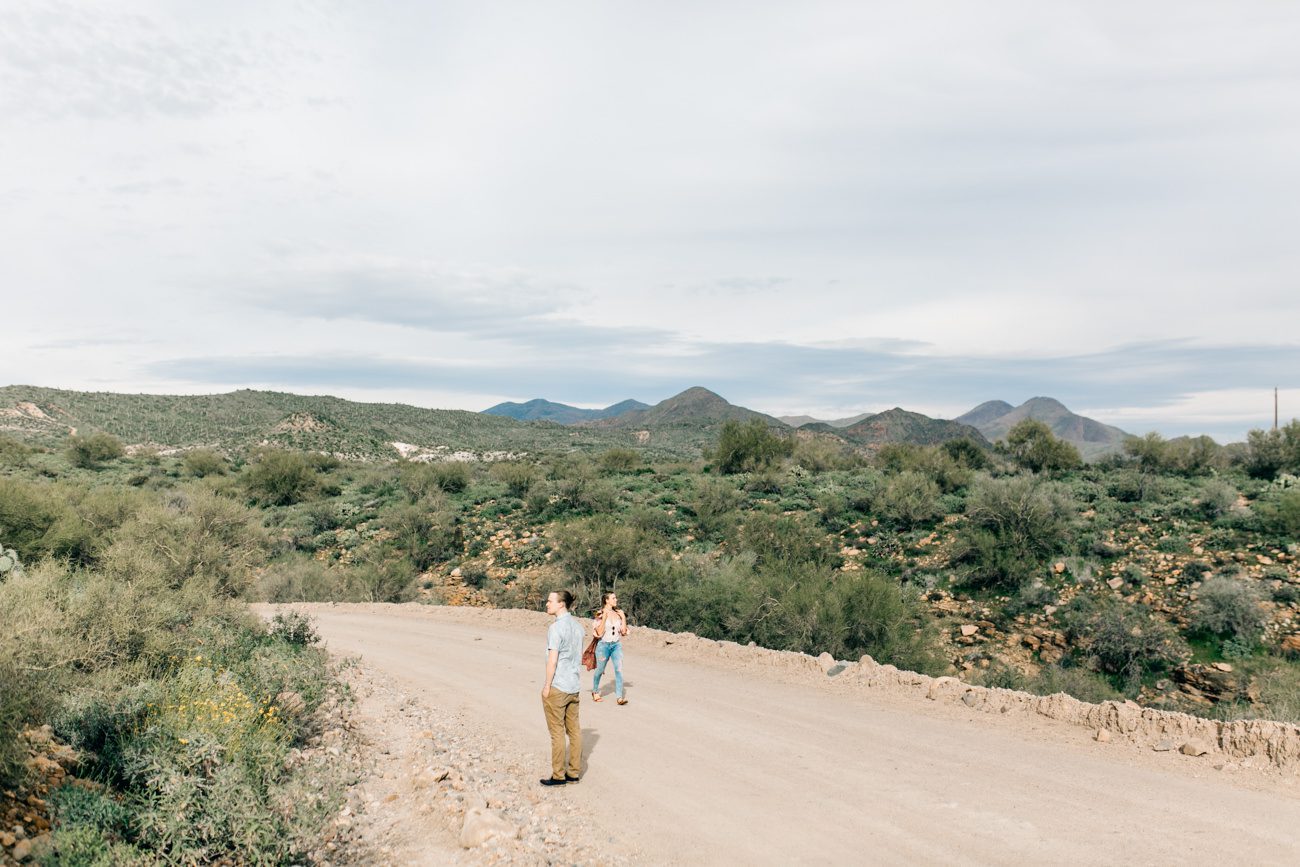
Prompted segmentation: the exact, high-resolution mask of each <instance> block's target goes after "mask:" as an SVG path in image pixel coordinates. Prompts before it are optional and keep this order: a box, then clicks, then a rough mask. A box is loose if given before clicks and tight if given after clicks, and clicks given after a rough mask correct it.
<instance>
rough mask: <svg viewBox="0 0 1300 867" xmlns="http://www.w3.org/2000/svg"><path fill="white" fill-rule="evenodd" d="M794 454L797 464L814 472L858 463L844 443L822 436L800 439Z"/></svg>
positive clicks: (837, 468)
mask: <svg viewBox="0 0 1300 867" xmlns="http://www.w3.org/2000/svg"><path fill="white" fill-rule="evenodd" d="M792 456H793V458H794V463H795V465H796V466H799V467H802V468H804V469H805V470H808V471H809V472H813V473H824V472H828V471H830V470H843V469H848V468H850V467H852V466H853V465H854V464H855V463H857V457H856V456H855V455H854V454H853V453H852V452H851V451H849V450H848V448H846V447H845V446H844V444H843V443H840V442H837V441H835V440H831V439H822V438H820V437H804V438H801V439H799V440H798V441H797V442H796V443H795V445H794V449H793V452H792Z"/></svg>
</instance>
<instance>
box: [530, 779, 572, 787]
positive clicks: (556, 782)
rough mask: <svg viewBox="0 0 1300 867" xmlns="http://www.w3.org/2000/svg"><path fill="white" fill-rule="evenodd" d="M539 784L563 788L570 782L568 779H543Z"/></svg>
mask: <svg viewBox="0 0 1300 867" xmlns="http://www.w3.org/2000/svg"><path fill="white" fill-rule="evenodd" d="M537 782H539V783H541V784H542V785H543V786H563V785H564V784H565V783H567V782H568V780H567V779H563V780H556V779H552V778H551V777H543V778H542V779H540V780H538V781H537Z"/></svg>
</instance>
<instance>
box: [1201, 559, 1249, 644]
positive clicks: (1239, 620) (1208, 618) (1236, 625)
mask: <svg viewBox="0 0 1300 867" xmlns="http://www.w3.org/2000/svg"><path fill="white" fill-rule="evenodd" d="M1262 601H1263V595H1262V594H1261V593H1260V592H1259V590H1258V589H1257V588H1256V587H1255V586H1254V585H1253V584H1249V583H1247V582H1246V581H1244V580H1238V579H1233V578H1227V577H1224V576H1215V577H1213V578H1209V579H1207V580H1206V581H1205V583H1203V584H1202V585H1201V587H1200V589H1199V590H1198V591H1197V598H1196V604H1195V605H1194V606H1193V607H1192V617H1191V625H1192V627H1193V628H1195V629H1200V630H1204V631H1205V632H1209V633H1211V634H1213V635H1216V636H1218V637H1219V638H1221V639H1223V640H1224V641H1229V640H1231V641H1236V642H1238V643H1239V644H1243V645H1246V646H1254V645H1257V644H1258V643H1259V639H1260V638H1261V637H1262V636H1263V634H1264V611H1263V609H1262V608H1260V603H1261V602H1262Z"/></svg>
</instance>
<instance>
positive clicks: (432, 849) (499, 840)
mask: <svg viewBox="0 0 1300 867" xmlns="http://www.w3.org/2000/svg"><path fill="white" fill-rule="evenodd" d="M343 676H344V678H345V680H346V681H347V682H348V684H349V686H350V688H351V690H352V693H353V695H354V697H355V705H354V707H353V712H352V713H351V715H350V717H349V720H348V725H347V736H346V738H341V739H337V740H335V741H334V742H333V743H332V744H331V745H330V746H329V747H328V748H331V749H334V750H335V751H336V752H338V753H345V755H344V756H343V758H345V760H346V761H348V762H349V763H350V765H351V766H352V768H353V771H354V773H353V783H352V784H351V785H350V787H349V790H348V794H347V804H346V806H344V808H343V809H342V811H341V812H340V813H339V815H338V816H337V817H336V818H335V819H334V822H333V824H332V826H331V829H330V831H329V832H328V833H327V838H328V839H327V841H326V842H325V844H324V846H323V848H322V857H321V861H320V862H319V863H335V864H350V865H381V864H385V865H386V864H411V865H417V864H429V865H434V864H520V865H534V864H535V865H542V864H557V863H564V864H588V863H590V864H595V863H597V862H599V863H600V864H620V863H626V862H625V861H623V860H622V859H621V858H619V857H614V858H612V859H611V857H610V855H609V853H607V852H603V853H602V852H601V850H600V849H599V848H598V847H595V846H592V845H588V843H589V841H585V840H584V839H583V822H582V817H581V816H580V815H579V814H578V812H577V808H576V807H575V806H574V805H573V804H572V803H571V802H570V801H568V800H567V799H565V798H564V797H563V793H562V792H561V793H558V794H559V795H560V797H546V796H547V794H552V795H554V794H556V793H548V792H546V791H544V790H543V789H541V787H539V786H538V785H537V774H538V771H537V768H538V755H537V751H536V750H534V751H533V753H530V754H528V755H523V754H521V753H514V752H510V751H509V749H508V748H507V747H503V746H502V745H501V744H500V743H499V742H497V741H495V740H494V739H492V738H490V737H488V736H487V735H485V734H484V733H483V731H482V727H481V726H479V725H476V724H475V723H474V721H473V720H472V719H469V718H467V717H465V716H464V715H463V714H461V713H460V712H459V711H457V710H456V709H455V705H452V706H451V707H432V706H430V705H429V704H427V703H425V702H423V701H421V700H419V699H417V698H416V697H414V696H412V695H411V694H410V693H408V692H406V691H405V690H404V689H402V688H401V687H399V686H396V685H394V684H393V683H391V682H390V681H388V680H386V679H385V678H383V677H381V676H379V675H378V674H376V673H374V672H372V671H370V670H369V669H368V668H367V667H366V665H365V664H364V662H361V663H358V664H357V665H355V666H353V667H351V668H349V669H348V670H347V671H345V672H344V674H343ZM539 717H540V713H539ZM579 785H581V784H579ZM559 828H563V829H564V833H563V835H561V834H560V833H559V832H558V831H557V829H559ZM584 853H585V854H584ZM597 853H599V854H598V857H591V856H593V855H595V854H597Z"/></svg>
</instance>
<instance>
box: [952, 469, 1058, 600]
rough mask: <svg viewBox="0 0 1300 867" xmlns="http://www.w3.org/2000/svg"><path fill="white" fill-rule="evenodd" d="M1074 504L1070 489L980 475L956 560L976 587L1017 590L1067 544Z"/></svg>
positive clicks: (967, 507) (969, 504) (959, 536)
mask: <svg viewBox="0 0 1300 867" xmlns="http://www.w3.org/2000/svg"><path fill="white" fill-rule="evenodd" d="M1075 513H1076V506H1075V504H1074V502H1073V500H1072V499H1071V498H1070V496H1069V494H1068V493H1067V492H1066V490H1065V489H1064V488H1062V487H1060V486H1058V485H1054V484H1051V483H1045V482H1039V481H1037V480H1035V479H1030V478H1025V477H1016V478H1004V479H991V478H985V479H982V480H981V481H980V482H979V483H977V484H976V485H974V486H973V488H972V490H971V493H970V496H969V497H968V498H967V501H966V517H967V519H968V520H967V522H966V524H965V525H964V526H963V527H962V529H961V531H960V532H959V534H958V537H957V544H956V547H955V552H954V557H953V559H954V562H956V563H958V564H961V565H963V566H964V567H965V574H966V580H967V581H968V582H969V583H970V584H971V585H973V586H976V587H995V588H1000V589H1004V590H1016V589H1018V588H1020V587H1022V586H1024V585H1025V584H1026V583H1027V582H1029V581H1030V580H1031V579H1032V578H1033V577H1034V576H1035V575H1037V574H1039V573H1040V572H1041V570H1042V568H1043V566H1044V564H1045V563H1046V561H1047V558H1048V557H1050V556H1053V555H1055V554H1058V553H1060V552H1061V550H1062V549H1063V548H1065V547H1066V545H1067V544H1068V540H1069V534H1070V530H1071V528H1072V526H1073V523H1074V519H1075Z"/></svg>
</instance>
